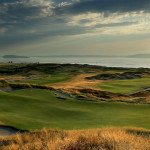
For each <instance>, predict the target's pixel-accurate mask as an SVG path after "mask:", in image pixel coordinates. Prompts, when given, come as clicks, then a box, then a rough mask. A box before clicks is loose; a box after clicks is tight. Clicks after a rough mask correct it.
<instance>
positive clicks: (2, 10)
mask: <svg viewBox="0 0 150 150" xmlns="http://www.w3.org/2000/svg"><path fill="white" fill-rule="evenodd" d="M149 24H150V1H149V0H1V1H0V46H1V51H3V50H5V49H7V48H8V47H11V46H14V45H15V46H16V45H24V44H25V43H28V44H32V43H35V41H38V42H39V41H40V40H43V39H46V38H50V39H52V38H55V39H57V37H58V38H59V39H60V38H64V37H65V38H67V36H68V38H69V39H70V37H75V36H78V37H83V38H84V37H85V36H84V35H86V36H87V35H88V36H90V37H92V36H93V37H94V36H102V35H104V36H107V37H105V38H108V36H109V39H114V36H117V35H119V36H120V35H121V36H124V35H138V36H139V37H141V36H140V35H143V34H146V35H148V36H147V37H148V38H149V37H150V26H149ZM111 37H112V38H111ZM60 47H61V46H60ZM64 49H65V47H64Z"/></svg>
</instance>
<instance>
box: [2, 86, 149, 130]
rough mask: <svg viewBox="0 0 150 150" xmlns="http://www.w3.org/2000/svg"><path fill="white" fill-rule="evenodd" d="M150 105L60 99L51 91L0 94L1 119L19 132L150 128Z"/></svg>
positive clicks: (33, 90)
mask: <svg viewBox="0 0 150 150" xmlns="http://www.w3.org/2000/svg"><path fill="white" fill-rule="evenodd" d="M149 114H150V105H146V104H145V105H133V104H124V103H96V102H88V101H79V100H61V99H58V98H56V97H55V95H54V94H53V93H52V92H51V91H49V90H38V89H26V90H18V91H15V92H11V93H4V92H1V93H0V120H1V122H2V123H4V124H6V125H10V126H14V127H16V128H19V129H28V130H32V129H41V128H43V127H47V128H59V129H86V128H98V127H105V126H119V127H123V126H133V127H143V128H147V129H150V118H149Z"/></svg>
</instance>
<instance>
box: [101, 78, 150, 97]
mask: <svg viewBox="0 0 150 150" xmlns="http://www.w3.org/2000/svg"><path fill="white" fill-rule="evenodd" d="M149 86H150V78H140V79H130V80H111V81H104V82H103V83H100V84H99V85H98V87H99V88H101V89H103V90H106V91H110V92H114V93H123V94H128V93H132V92H136V91H138V90H141V89H143V88H146V87H149Z"/></svg>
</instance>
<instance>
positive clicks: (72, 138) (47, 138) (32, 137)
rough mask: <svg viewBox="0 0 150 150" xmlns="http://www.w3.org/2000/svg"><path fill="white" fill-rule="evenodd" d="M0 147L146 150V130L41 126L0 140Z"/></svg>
mask: <svg viewBox="0 0 150 150" xmlns="http://www.w3.org/2000/svg"><path fill="white" fill-rule="evenodd" d="M0 150H150V131H145V130H139V129H119V128H115V129H113V128H103V129H92V130H73V131H58V130H47V129H43V130H42V131H38V132H30V133H25V134H18V135H15V136H11V137H4V138H1V139H0Z"/></svg>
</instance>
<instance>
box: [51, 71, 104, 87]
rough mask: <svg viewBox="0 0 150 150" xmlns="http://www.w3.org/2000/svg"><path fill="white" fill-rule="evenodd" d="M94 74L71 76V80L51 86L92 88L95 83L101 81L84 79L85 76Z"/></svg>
mask: <svg viewBox="0 0 150 150" xmlns="http://www.w3.org/2000/svg"><path fill="white" fill-rule="evenodd" d="M93 75H95V74H80V75H77V76H75V77H73V78H72V79H71V80H69V81H66V82H63V83H56V84H53V85H52V87H53V88H55V89H72V88H73V89H75V88H92V87H94V86H95V85H96V84H98V83H100V82H101V81H96V80H95V81H94V80H93V81H92V80H86V79H85V78H86V77H89V76H93Z"/></svg>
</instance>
